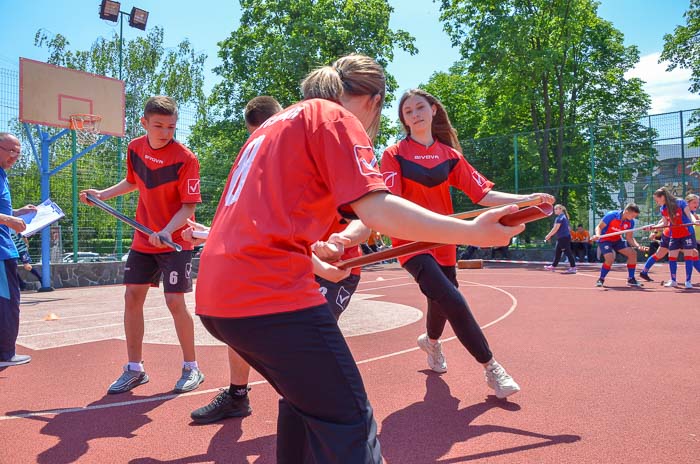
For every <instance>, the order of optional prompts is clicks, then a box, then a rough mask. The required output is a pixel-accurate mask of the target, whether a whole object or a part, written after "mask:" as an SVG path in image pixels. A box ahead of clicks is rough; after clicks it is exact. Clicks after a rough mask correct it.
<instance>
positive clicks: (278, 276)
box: [196, 100, 386, 318]
mask: <svg viewBox="0 0 700 464" xmlns="http://www.w3.org/2000/svg"><path fill="white" fill-rule="evenodd" d="M379 190H386V186H385V185H384V182H383V181H382V176H381V174H380V173H379V171H378V170H377V168H376V159H375V157H374V153H373V150H372V142H371V141H370V140H369V138H368V136H367V134H366V132H365V130H364V129H363V127H362V124H361V123H360V121H359V120H358V119H357V118H356V117H355V116H354V115H353V114H352V113H350V112H349V111H347V110H345V109H344V108H343V107H342V106H340V105H338V104H336V103H333V102H330V101H327V100H307V101H304V102H301V103H298V104H296V105H294V106H291V107H289V108H287V109H286V110H284V111H283V112H281V113H278V114H276V115H274V116H272V117H271V118H270V119H268V120H267V121H265V123H264V124H263V125H262V126H261V127H260V128H259V129H258V130H256V131H255V133H254V134H253V135H252V136H251V137H250V139H248V141H247V142H246V144H245V145H244V146H243V148H242V149H241V152H240V153H239V155H238V158H237V159H236V163H235V164H234V165H233V168H232V169H231V173H230V174H229V178H228V181H227V183H226V187H225V188H224V191H223V194H222V198H221V200H220V202H219V206H218V208H217V211H216V214H215V216H214V221H213V222H212V227H211V231H210V233H209V239H208V240H207V244H206V246H205V247H204V252H203V254H202V258H201V261H200V271H199V278H198V280H197V289H196V301H197V314H199V315H205V316H213V317H227V318H236V317H250V316H258V315H264V314H275V313H282V312H289V311H296V310H301V309H305V308H309V307H312V306H317V305H321V304H324V303H325V302H326V300H325V299H324V297H323V296H322V295H321V293H320V292H319V291H318V284H316V282H315V281H314V275H313V266H312V263H311V245H312V244H313V243H314V242H316V241H317V240H319V239H321V238H323V237H324V234H325V233H327V232H328V231H329V230H330V228H331V225H332V223H333V221H337V217H338V214H339V213H340V215H341V216H344V217H347V218H354V217H355V216H354V212H353V211H352V208H351V207H350V203H352V202H354V201H356V200H358V199H360V198H362V197H363V196H365V195H367V194H368V193H370V192H373V191H379Z"/></svg>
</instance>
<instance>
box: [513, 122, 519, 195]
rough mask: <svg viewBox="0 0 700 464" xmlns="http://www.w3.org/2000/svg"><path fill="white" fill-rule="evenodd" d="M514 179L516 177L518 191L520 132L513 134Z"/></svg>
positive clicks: (516, 191)
mask: <svg viewBox="0 0 700 464" xmlns="http://www.w3.org/2000/svg"><path fill="white" fill-rule="evenodd" d="M513 168H514V169H515V172H514V173H513V179H515V193H516V194H517V193H518V134H515V135H513Z"/></svg>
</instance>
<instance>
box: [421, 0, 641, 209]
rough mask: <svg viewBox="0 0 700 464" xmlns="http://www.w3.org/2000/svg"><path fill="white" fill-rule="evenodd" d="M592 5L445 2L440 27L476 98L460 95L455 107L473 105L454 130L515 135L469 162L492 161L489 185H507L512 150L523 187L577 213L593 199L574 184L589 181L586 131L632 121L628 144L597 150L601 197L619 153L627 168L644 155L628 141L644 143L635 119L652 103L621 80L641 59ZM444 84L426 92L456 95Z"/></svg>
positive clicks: (611, 183) (439, 80)
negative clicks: (458, 54)
mask: <svg viewBox="0 0 700 464" xmlns="http://www.w3.org/2000/svg"><path fill="white" fill-rule="evenodd" d="M597 5H598V3H597V2H595V1H593V0H441V19H442V21H443V22H444V27H445V30H446V32H447V33H448V35H449V37H450V38H451V40H452V44H453V45H454V46H457V47H459V48H460V51H461V55H462V60H463V61H462V62H460V63H458V64H457V65H455V66H454V67H453V68H452V69H451V70H450V74H452V75H453V77H452V78H451V79H453V80H456V81H461V82H471V84H470V86H469V87H466V88H467V89H470V90H471V91H472V92H473V95H472V96H460V97H457V98H458V99H460V100H461V101H458V102H456V104H457V108H469V109H468V110H466V111H465V110H463V109H461V110H460V109H458V112H457V116H456V117H455V118H454V119H455V121H456V123H457V124H465V125H464V126H457V128H458V130H459V132H460V134H461V136H462V139H463V140H464V136H465V135H466V136H472V135H473V136H474V137H478V138H484V137H491V136H494V135H497V134H508V133H513V132H517V133H520V135H518V136H517V137H516V138H515V140H513V138H512V136H511V137H509V138H510V140H501V141H500V142H498V141H497V140H491V141H489V142H488V143H481V145H483V147H482V148H480V149H479V148H478V147H477V148H475V149H474V151H473V155H474V156H477V158H478V157H479V156H481V157H482V158H483V159H484V160H486V159H490V160H491V161H490V163H488V164H489V165H492V166H493V167H494V168H496V167H497V168H498V172H495V173H492V174H491V175H492V176H493V178H494V180H496V181H497V182H499V183H501V185H507V186H513V185H514V181H515V179H514V178H513V174H512V170H513V165H514V163H515V159H514V155H515V152H514V151H515V150H514V145H515V144H516V143H517V144H519V145H520V146H519V153H518V155H519V160H518V162H519V171H518V172H519V181H520V190H521V191H524V190H527V189H530V188H531V189H534V190H547V191H550V192H552V193H554V194H555V196H557V198H558V200H559V201H562V202H564V203H569V202H570V201H571V202H575V203H577V205H576V206H577V207H580V208H581V209H583V210H585V209H586V208H587V207H588V206H589V200H590V199H589V198H586V196H587V195H585V194H583V193H576V192H575V191H574V188H572V187H575V186H578V185H582V184H586V185H588V184H589V182H590V181H591V180H590V178H589V173H590V169H589V164H590V158H589V155H590V149H589V148H590V147H589V143H588V142H589V136H588V134H589V128H590V127H591V126H597V125H599V124H606V123H611V122H613V121H618V120H622V121H632V122H631V123H625V124H627V125H628V126H629V127H628V128H629V129H630V131H629V132H624V133H616V135H615V136H616V137H618V136H619V137H623V138H625V140H623V141H622V142H624V143H619V142H620V141H619V140H614V143H612V142H610V144H611V146H610V147H609V149H608V150H607V152H601V153H597V155H598V156H596V164H599V165H600V166H596V167H597V168H598V169H597V171H596V178H595V187H596V189H597V190H598V196H599V200H600V199H605V198H609V197H610V195H609V193H610V192H612V191H616V190H615V189H617V188H618V187H619V185H620V179H619V177H620V170H619V169H617V168H618V167H619V166H620V159H621V158H620V156H622V157H623V159H624V160H625V162H630V161H632V160H634V159H636V158H639V157H641V156H642V155H643V154H644V155H646V154H647V153H648V152H647V151H644V153H641V152H640V151H639V150H638V147H636V146H635V144H634V141H636V140H643V141H645V142H646V141H648V138H649V137H648V133H647V132H645V130H644V128H642V127H640V126H639V125H636V121H637V120H639V118H641V117H642V116H643V115H645V114H646V112H647V111H648V109H649V105H650V99H649V97H648V95H647V94H646V93H645V92H644V91H643V89H642V84H643V82H642V81H641V80H639V79H636V78H632V79H626V78H625V77H624V74H625V72H626V71H627V70H629V69H631V68H632V67H633V66H634V65H635V64H636V63H637V61H638V60H639V53H638V50H637V48H636V47H633V46H630V47H625V46H624V45H623V36H622V33H621V32H620V31H618V30H617V29H615V28H614V27H613V25H612V24H611V23H610V22H608V21H605V20H603V19H601V18H600V17H599V16H598V15H597ZM446 82H448V81H446V79H445V77H444V76H441V75H436V76H433V78H432V79H431V82H430V83H429V85H428V86H429V87H430V88H433V89H434V90H435V93H436V95H438V96H440V97H441V99H449V98H450V97H448V96H447V95H448V94H449V93H450V92H451V91H453V90H451V89H450V85H446V84H445V83H446ZM452 87H454V86H452ZM460 104H461V106H460ZM448 111H450V113H452V109H451V108H449V107H448ZM462 114H464V115H465V116H464V117H462ZM478 115H481V117H479V116H478ZM457 124H456V125H457ZM526 131H527V134H525V132H526ZM598 141H599V142H601V140H600V139H599V140H598ZM463 145H465V146H466V147H468V146H469V145H470V144H469V143H466V142H465V143H463ZM466 147H465V151H467V152H468V150H467V148H466ZM507 147H509V148H507ZM603 147H604V145H601V146H600V148H601V149H603ZM484 150H486V151H484ZM491 150H495V151H491ZM502 150H507V151H502ZM620 150H622V152H620ZM476 164H477V165H478V164H479V163H476ZM506 168H507V169H506ZM485 171H488V170H487V169H486V170H485ZM508 171H510V172H508ZM485 174H488V172H485ZM629 175H633V173H629ZM570 210H571V208H570Z"/></svg>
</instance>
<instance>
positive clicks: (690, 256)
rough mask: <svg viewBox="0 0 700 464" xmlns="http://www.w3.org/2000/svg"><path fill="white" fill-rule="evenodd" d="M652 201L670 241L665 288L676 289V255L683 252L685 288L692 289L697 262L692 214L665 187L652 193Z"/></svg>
mask: <svg viewBox="0 0 700 464" xmlns="http://www.w3.org/2000/svg"><path fill="white" fill-rule="evenodd" d="M654 201H655V202H656V204H657V205H659V206H660V209H661V215H662V216H663V218H662V220H663V222H664V225H667V226H669V229H670V231H671V240H670V242H669V245H668V250H669V251H668V267H669V269H670V271H671V280H669V281H668V282H666V283H665V284H664V286H665V287H677V286H678V283H677V282H676V272H677V270H678V261H677V260H678V255H679V253H680V252H681V250H682V251H683V256H684V260H685V288H688V289H690V288H693V283H692V282H691V277H692V275H693V264H694V263H695V261H697V260H698V250H697V242H696V240H695V231H694V230H693V227H692V225H691V224H692V222H693V218H694V217H693V214H692V213H691V212H690V207H689V206H688V203H686V201H685V200H682V199H680V198H676V197H674V196H673V195H672V194H671V192H669V191H668V189H666V188H665V187H662V188H660V189H658V190H657V191H655V192H654Z"/></svg>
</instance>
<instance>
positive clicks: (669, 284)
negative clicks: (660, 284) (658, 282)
mask: <svg viewBox="0 0 700 464" xmlns="http://www.w3.org/2000/svg"><path fill="white" fill-rule="evenodd" d="M664 287H678V282H676V281H675V280H669V281H668V282H666V283H664Z"/></svg>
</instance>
